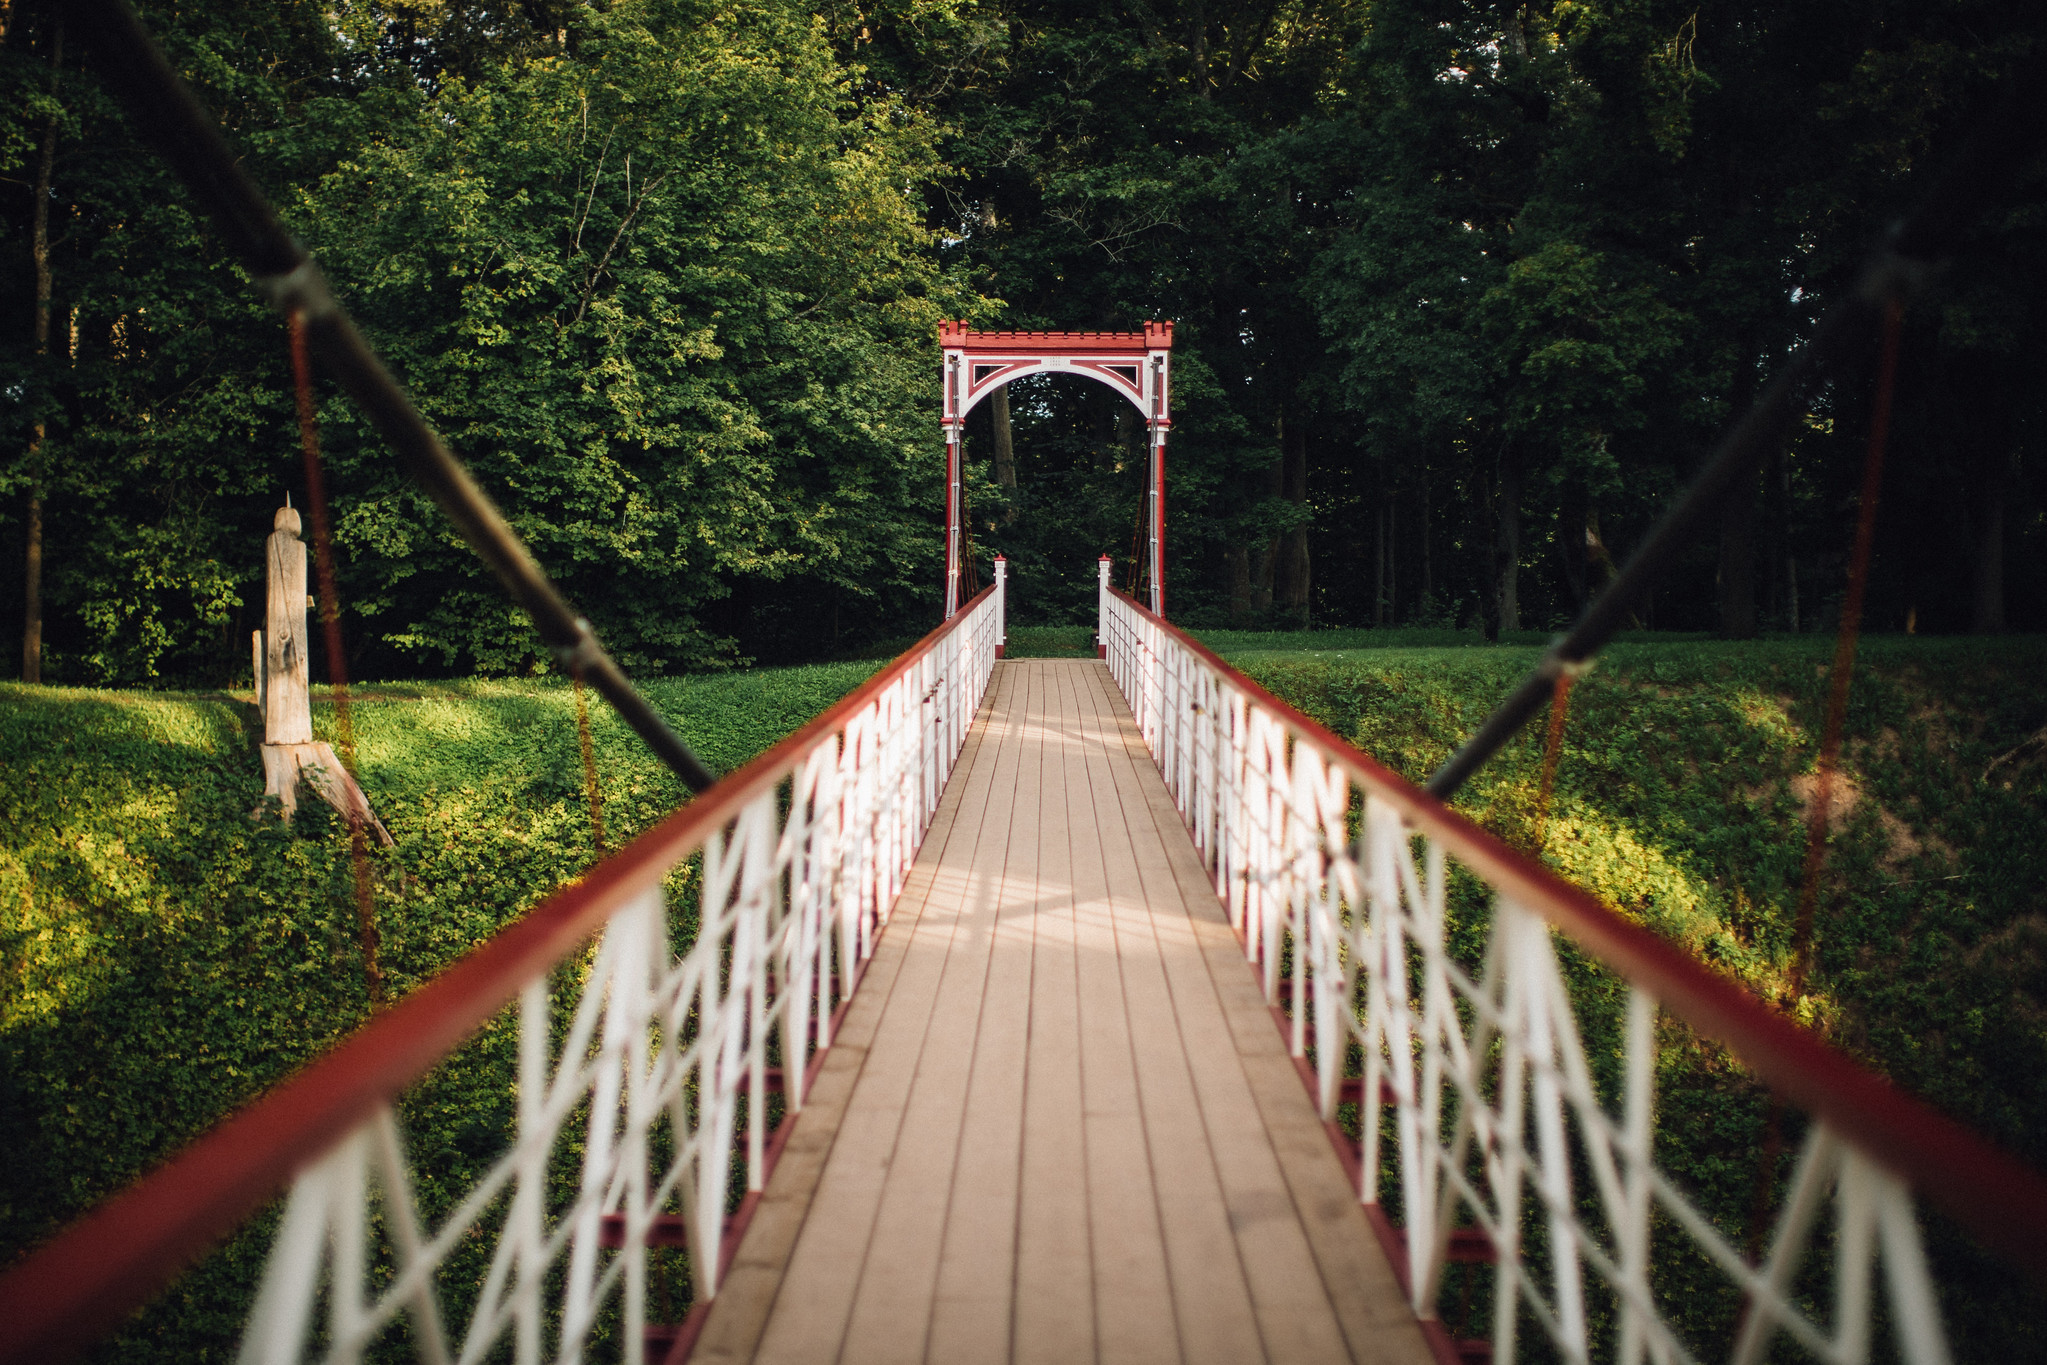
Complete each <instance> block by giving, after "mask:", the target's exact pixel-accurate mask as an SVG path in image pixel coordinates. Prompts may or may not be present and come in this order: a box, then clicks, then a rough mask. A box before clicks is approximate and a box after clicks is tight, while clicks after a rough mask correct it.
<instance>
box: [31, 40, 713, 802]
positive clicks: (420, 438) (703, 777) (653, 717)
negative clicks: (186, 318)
mask: <svg viewBox="0 0 2047 1365" xmlns="http://www.w3.org/2000/svg"><path fill="white" fill-rule="evenodd" d="M71 6H72V9H73V10H74V11H76V12H78V13H80V14H81V15H83V16H84V17H85V18H86V20H87V23H86V24H85V25H84V27H85V28H86V29H87V30H88V31H89V35H90V38H91V40H92V43H93V46H94V48H95V49H96V51H97V53H98V56H99V60H100V63H101V65H102V66H103V67H104V69H105V71H106V74H107V82H106V85H107V89H108V91H109V93H111V94H113V95H115V96H116V97H117V98H118V99H120V100H121V101H122V103H123V105H124V106H125V107H126V109H127V112H128V115H129V117H130V119H131V121H132V122H133V124H134V127H135V130H136V132H137V133H139V134H140V135H141V136H143V137H144V138H146V139H149V140H150V141H151V142H153V143H154V144H155V146H156V148H157V150H158V151H159V152H160V153H161V154H162V155H163V157H164V158H165V160H167V161H169V162H170V164H171V166H172V168H173V169H174V170H176V171H177V173H178V175H179V177H180V178H181V179H182V180H183V181H184V182H185V187H186V188H187V189H188V190H190V191H191V193H192V196H193V198H194V199H196V200H197V201H198V203H199V206H200V207H201V208H202V209H204V210H205V211H206V213H207V214H208V216H210V217H211V218H212V220H213V224H214V227H215V229H216V230H217V231H219V233H220V234H221V236H222V237H223V238H225V239H226V241H227V245H228V248H229V249H230V250H231V251H232V252H233V253H234V255H235V257H236V258H237V260H239V261H240V263H241V265H242V268H243V269H245V270H247V271H248V272H249V274H250V275H251V276H253V277H254V278H255V281H256V283H257V285H258V286H259V287H261V288H262V290H263V291H264V292H265V293H266V294H267V295H268V296H269V298H270V301H271V303H272V304H273V305H274V306H275V307H276V308H277V309H278V310H279V311H280V312H282V313H284V314H285V315H286V316H287V317H289V316H292V315H294V314H297V315H300V316H301V317H302V318H303V326H304V329H305V333H306V339H307V342H308V344H309V347H310V349H311V351H312V352H313V353H314V354H315V355H317V356H318V357H319V359H320V362H321V364H322V365H323V366H324V367H325V368H326V370H327V372H328V374H330V375H331V376H332V377H333V378H334V380H335V382H336V383H338V384H339V385H340V386H341V388H342V389H343V391H345V392H346V393H347V394H348V395H349V397H351V398H353V399H354V400H355V402H356V405H357V406H358V407H360V408H361V409H362V410H363V413H364V415H365V416H367V417H368V418H369V419H370V423H371V425H373V426H374V427H376V429H377V431H378V432H379V434H381V435H382V436H383V438H384V439H385V440H386V441H387V442H389V443H390V445H391V447H392V449H394V450H395V451H397V453H398V456H399V459H400V460H401V461H402V463H403V464H404V465H405V468H406V470H407V471H408V472H409V473H410V474H411V475H412V477H413V479H414V480H415V481H416V482H417V483H418V484H419V485H420V486H421V487H422V488H424V489H425V490H426V492H427V493H428V495H429V496H431V497H432V498H433V500H434V501H435V502H436V503H437V504H439V506H440V508H441V511H442V512H444V513H445V514H446V515H447V517H448V519H449V520H450V521H452V522H453V523H454V524H455V529H456V530H457V531H459V532H460V533H461V535H462V538H463V539H464V540H465V541H467V542H468V543H469V548H470V549H472V550H474V551H475V552H476V554H477V556H478V557H479V558H480V559H482V560H483V562H484V563H485V564H487V565H489V566H490V569H491V571H492V572H493V573H495V574H496V575H497V578H498V581H499V583H501V584H502V585H503V586H504V588H505V591H506V592H508V593H509V594H510V595H511V597H512V600H513V601H514V602H516V603H518V605H519V606H520V607H521V608H523V609H524V610H525V612H526V614H527V616H529V617H530V618H531V619H532V621H533V625H534V627H535V628H536V629H537V630H538V632H539V634H540V638H541V640H542V641H543V642H544V643H545V644H546V645H547V647H548V649H549V650H550V651H551V652H552V653H553V654H554V657H555V659H556V661H557V662H558V663H559V664H560V666H561V667H562V669H563V670H564V671H565V672H568V673H571V674H577V673H580V674H581V675H582V676H584V677H586V678H588V679H589V682H590V685H591V686H592V687H594V688H596V689H597V691H598V693H599V694H600V695H602V696H603V698H604V699H605V700H606V701H608V702H610V703H611V706H612V709H613V710H615V711H617V712H618V714H619V715H620V717H621V718H623V719H624V721H625V722H626V724H628V725H630V726H631V727H632V728H633V730H634V732H635V733H637V734H638V735H639V736H640V738H641V739H642V740H644V741H645V742H646V745H647V747H648V748H650V749H652V750H653V751H654V754H655V756H656V757H658V758H660V759H661V761H662V762H663V763H665V764H667V765H668V767H669V768H670V769H672V770H673V771H674V772H675V774H676V776H678V777H680V778H681V779H682V781H683V784H684V785H685V786H687V787H688V788H689V789H690V790H691V791H692V792H701V791H702V790H703V789H704V788H706V787H708V786H710V785H711V783H712V782H713V781H715V780H716V779H715V778H714V777H713V776H712V774H711V771H710V769H708V768H706V767H705V766H704V764H703V762H702V760H700V759H699V758H698V757H697V756H696V754H695V753H693V752H692V751H691V750H690V748H689V746H688V745H687V744H685V743H683V741H682V738H681V737H680V736H679V735H677V734H676V733H675V731H674V730H673V729H672V728H671V727H670V726H669V724H668V722H667V721H666V720H665V719H663V717H662V716H661V713H660V712H658V711H656V710H655V709H654V707H653V705H652V704H651V703H650V702H648V701H647V699H646V698H645V697H643V696H641V695H640V693H639V692H638V691H637V690H635V689H634V687H633V685H632V683H631V682H630V681H629V680H628V679H627V678H626V676H625V673H624V672H623V671H622V670H621V669H620V668H619V666H618V664H617V662H616V661H615V660H614V659H612V657H611V655H610V654H609V653H607V652H606V651H605V649H604V646H603V645H602V644H600V643H599V642H598V639H597V635H596V632H595V631H593V630H592V629H591V627H590V623H589V622H588V621H587V620H585V619H584V618H583V617H582V616H581V615H579V614H578V613H577V612H576V610H575V608H573V607H572V606H570V605H569V603H568V601H567V599H566V598H564V597H563V596H562V594H561V591H560V590H559V589H558V588H557V587H556V586H555V585H554V583H553V582H552V581H551V580H550V579H549V578H548V576H547V574H546V572H545V571H544V570H543V569H541V567H540V565H539V564H538V563H537V562H536V561H535V560H534V558H533V555H532V552H531V551H529V550H528V549H527V548H526V545H525V542H523V541H522V540H520V539H519V536H518V533H517V532H515V531H514V530H513V529H512V527H511V525H510V524H509V523H508V522H507V521H506V520H505V518H504V514H503V513H501V512H500V511H499V510H498V509H497V507H496V506H494V505H493V504H492V503H491V501H490V499H489V498H488V497H487V496H485V494H484V492H483V490H482V489H481V488H479V487H477V485H476V481H475V479H474V478H472V477H471V476H470V473H469V471H468V469H467V468H465V467H464V466H463V464H462V462H461V461H460V460H458V459H457V458H456V457H455V455H454V454H453V453H452V452H451V451H450V450H449V449H448V447H447V446H446V444H444V443H443V442H442V440H441V438H440V436H439V434H438V433H436V432H435V431H434V429H433V428H432V427H431V426H429V425H428V424H427V422H426V419H425V418H424V417H422V416H421V415H420V413H419V409H418V408H416V407H414V406H413V403H412V400H411V398H409V397H408V396H407V395H406V393H405V390H404V389H403V388H401V387H400V386H399V384H398V382H397V381H396V380H395V379H393V378H392V377H391V373H390V371H389V370H387V369H385V368H384V363H383V362H382V361H381V360H380V359H378V357H377V354H376V352H375V351H373V350H372V349H371V348H370V345H369V342H368V341H367V340H365V339H364V337H363V335H362V333H361V332H360V331H359V330H358V329H357V328H356V325H355V321H354V319H352V318H351V317H349V315H348V313H347V312H346V310H344V309H343V308H342V307H341V305H340V304H339V303H337V302H336V301H335V299H334V297H333V295H332V294H331V293H330V292H329V291H328V288H327V281H326V278H325V276H324V275H322V274H321V272H320V268H319V266H318V265H317V264H315V263H314V261H313V259H312V257H311V256H309V255H308V254H307V253H306V250H305V248H304V247H302V246H300V245H299V243H298V242H297V240H295V239H294V238H293V237H292V235H291V234H290V233H289V232H287V231H285V229H284V225H283V223H282V222H280V221H279V220H278V217H277V213H276V211H275V210H274V209H273V208H272V207H271V206H270V203H269V201H267V200H266V199H265V198H264V197H263V194H262V191H260V190H258V189H257V188H256V183H255V181H253V180H252V179H250V177H249V175H248V172H246V171H245V170H243V169H242V165H241V163H240V161H239V160H237V158H236V157H235V155H234V152H233V151H232V150H231V149H230V148H229V147H228V144H227V140H226V138H225V137H223V136H222V134H221V131H220V125H219V123H218V122H217V121H216V120H215V119H214V118H213V117H212V116H211V115H209V114H208V113H207V112H206V110H205V109H204V108H203V107H202V106H201V105H200V103H199V101H198V100H197V98H196V97H195V96H194V95H193V94H192V91H191V90H190V88H188V87H187V86H186V84H185V83H184V81H183V80H181V79H180V78H179V77H178V75H177V73H176V72H175V71H173V70H172V69H171V66H170V63H169V62H168V61H167V60H166V59H165V57H164V54H163V50H162V49H161V48H160V47H158V46H157V44H156V41H155V39H153V38H151V37H150V35H149V30H148V29H147V28H146V27H144V25H143V23H142V20H141V18H140V17H139V16H138V15H137V14H136V13H135V10H134V7H133V6H132V5H130V4H129V3H128V0H71Z"/></svg>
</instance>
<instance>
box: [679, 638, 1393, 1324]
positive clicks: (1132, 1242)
mask: <svg viewBox="0 0 2047 1365" xmlns="http://www.w3.org/2000/svg"><path fill="white" fill-rule="evenodd" d="M692 1358H693V1359H694V1360H697V1361H742V1360H745V1361H772V1362H783V1361H840V1362H846V1363H847V1365H852V1363H853V1362H866V1361H886V1362H905V1361H917V1360H926V1361H932V1362H946V1363H947V1365H950V1363H951V1362H978V1361H1011V1360H1014V1361H1019V1362H1029V1361H1047V1362H1061V1363H1062V1365H1064V1363H1066V1362H1075V1361H1084V1360H1100V1361H1117V1362H1121V1361H1182V1360H1184V1361H1210V1360H1212V1361H1227V1362H1246V1361H1257V1360H1268V1361H1273V1362H1295V1361H1339V1360H1352V1361H1388V1362H1392V1361H1400V1362H1417V1363H1419V1362H1423V1361H1427V1360H1429V1359H1430V1358H1431V1357H1430V1354H1429V1351H1428V1348H1427V1346H1426V1345H1425V1344H1424V1341H1423V1338H1422V1335H1421V1332H1420V1330H1419V1328H1418V1327H1417V1326H1416V1324H1415V1320H1414V1317H1413V1315H1412V1313H1411V1311H1410V1310H1409V1309H1408V1308H1407V1307H1406V1306H1405V1304H1404V1303H1403V1302H1402V1300H1401V1296H1400V1292H1399V1289H1398V1286H1397V1284H1396V1282H1395V1280H1394V1277H1393V1274H1392V1271H1391V1269H1390V1267H1389V1265H1388V1263H1387V1261H1386V1259H1385V1257H1384V1254H1383V1253H1382V1252H1381V1251H1380V1249H1379V1247H1378V1244H1377V1243H1376V1242H1375V1241H1374V1239H1373V1236H1372V1234H1371V1231H1370V1229H1369V1227H1368V1226H1367V1224H1366V1222H1365V1218H1364V1216H1363V1213H1362V1212H1361V1210H1360V1208H1359V1206H1358V1202H1357V1197H1356V1194H1355V1192H1354V1191H1353V1190H1352V1189H1351V1188H1350V1184H1349V1181H1348V1180H1347V1178H1346V1176H1345V1174H1344V1172H1343V1169H1342V1166H1341V1165H1340V1164H1339V1162H1338V1160H1337V1158H1336V1156H1335V1154H1334V1152H1333V1150H1332V1148H1331V1146H1330V1144H1329V1140H1328V1138H1327V1136H1326V1135H1325V1132H1324V1130H1323V1128H1322V1125H1321V1123H1320V1121H1319V1119H1318V1118H1317V1116H1316V1113H1315V1111H1314V1107H1313V1105H1312V1104H1311V1103H1310V1101H1309V1099H1308V1096H1307V1094H1306V1091H1305V1090H1304V1088H1303V1087H1302V1085H1301V1082H1300V1080H1299V1079H1298V1075H1297V1073H1296V1070H1295V1068H1294V1065H1293V1063H1292V1062H1291V1060H1290V1059H1289V1058H1288V1057H1287V1055H1286V1050H1285V1046H1284V1043H1283V1041H1282V1039H1281V1037H1280V1034H1279V1032H1278V1030H1277V1029H1276V1028H1275V1027H1274V1022H1273V1018H1272V1015H1271V1013H1270V1011H1268V1010H1267V1008H1266V1007H1265V1004H1264V1002H1263V1000H1262V998H1261V996H1260V994H1259V990H1258V986H1257V983H1256V981H1255V979H1254V977H1253V974H1252V970H1251V968H1250V967H1249V966H1248V965H1247V964H1246V962H1245V961H1244V957H1243V953H1242V951H1241V949H1240V948H1239V946H1238V943H1237V940H1236V938H1235V936H1234V935H1233V933H1232V932H1231V929H1230V926H1229V923H1228V921H1227V919H1226V918H1225V916H1224V914H1223V910H1222V908H1221V906H1220V905H1219V904H1218V903H1217V900H1216V897H1215V895H1214V892H1213V890H1212V889H1211V886H1210V883H1209V880H1208V876H1207V874H1206V873H1205V872H1204V871H1203V869H1202V867H1201V864H1200V862H1199V860H1198V858H1197V855H1196V853H1195V850H1194V847H1193V845H1192V843H1191V841H1190V840H1189V839H1188V837H1187V834H1186V832H1185V830H1184V828H1183V826H1182V825H1181V823H1180V819H1179V816H1178V815H1177V813H1176V812H1175V810H1174V808H1173V804H1172V800H1171V798H1170V796H1169V795H1168V793H1167V791H1166V788H1165V786H1164V784H1163V783H1162V782H1161V781H1160V779H1159V776H1158V773H1157V770H1156V769H1155V768H1154V767H1153V765H1152V761H1151V758H1150V756H1149V755H1148V754H1147V753H1146V751H1145V748H1144V745H1143V742H1142V741H1141V739H1140V738H1139V736H1138V733H1137V731H1136V728H1135V726H1134V725H1133V723H1132V720H1131V716H1130V712H1129V709H1128V708H1127V706H1126V705H1125V703H1124V701H1123V699H1122V697H1121V696H1120V695H1119V694H1118V693H1117V691H1116V689H1115V686H1114V684H1113V682H1112V681H1111V679H1110V676H1109V673H1108V670H1107V668H1106V667H1104V666H1103V665H1102V664H1100V663H1098V662H1096V661H1094V660H1084V661H1083V660H1073V661H1067V660H1012V661H1009V662H1005V663H1002V664H998V665H997V666H996V673H995V678H994V681H993V684H992V685H991V687H990V689H989V694H988V697H987V699H986V701H985V702H984V704H983V707H982V710H981V713H980V715H979V717H978V718H977V721H976V724H975V727H974V732H973V734H972V735H971V737H970V738H969V740H968V742H967V746H966V749H965V750H964V752H963V754H962V758H961V766H960V768H959V770H958V771H957V772H956V773H955V775H954V777H953V780H952V782H951V783H950V784H949V786H948V788H947V791H946V793H945V796H944V800H943V803H942V805H941V807H940V809H939V812H938V814H937V816H936V818H935V820H934V823H933V825H932V827H931V830H930V833H929V834H928V836H927V838H926V842H925V844H924V846H923V850H922V853H921V855H920V856H919V858H918V861H917V863H916V866H915V868H914V870H913V872H912V874H911V878H910V881H909V884H908V886H907V889H906V890H905V892H904V894H903V896H902V899H901V901H900V902H899V904H898V907H897V909H896V912H895V916H894V918H893V920H892V921H891V922H890V924H889V926H888V929H887V932H886V933H885V934H884V935H883V936H882V938H881V940H880V943H879V945H878V947H877V949H876V952H875V956H874V959H873V961H872V964H871V966H870V967H869V969H868V972H867V975H866V977H865V979H864V981H863V982H862V984H861V986H860V988H859V990H858V991H857V992H856V993H855V995H854V997H853V1001H852V1004H851V1007H850V1008H849V1010H848V1011H847V1015H846V1018H845V1021H844V1026H843V1028H842V1030H841V1032H840V1033H839V1035H838V1037H837V1039H836V1040H835V1044H834V1046H833V1048H832V1050H831V1052H830V1053H829V1054H828V1055H827V1057H826V1059H825V1061H824V1065H823V1068H822V1070H821V1071H820V1072H819V1074H818V1076H817V1078H816V1080H815V1082H814V1084H813V1086H812V1089H811V1092H810V1095H809V1097H808V1103H807V1104H806V1107H805V1109H804V1111H803V1113H802V1115H801V1116H800V1118H798V1120H797V1121H796V1125H795V1128H794V1130H793V1132H792V1134H791V1137H790V1139H789V1143H788V1146H787V1147H786V1148H785V1150H784V1153H783V1156H782V1159H781V1161H780V1162H779V1163H778V1164H777V1166H776V1168H775V1171H774V1173H773V1175H772V1177H771V1178H770V1180H769V1183H768V1186H767V1189H766V1191H765V1193H764V1196H763V1198H762V1201H761V1203H760V1205H759V1207H758V1209H757V1210H756V1212H755V1215H754V1217H753V1219H752V1222H751V1223H750V1225H749V1227H748V1229H747V1232H746V1235H745V1236H744V1238H743V1239H742V1240H741V1242H740V1244H739V1246H738V1248H737V1251H736V1254H735V1255H734V1259H733V1262H732V1265H731V1268H730V1270H729V1271H728V1274H727V1278H726V1279H725V1280H724V1282H723V1285H722V1286H721V1289H720V1292H719V1294H718V1297H717V1299H716V1300H715V1301H714V1304H713V1307H712V1310H711V1314H710V1317H709V1319H708V1321H707V1323H706V1325H705V1328H704V1332H703V1335H702V1336H701V1337H700V1338H699V1340H698V1342H697V1344H696V1350H695V1352H694V1354H693V1357H692Z"/></svg>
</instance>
